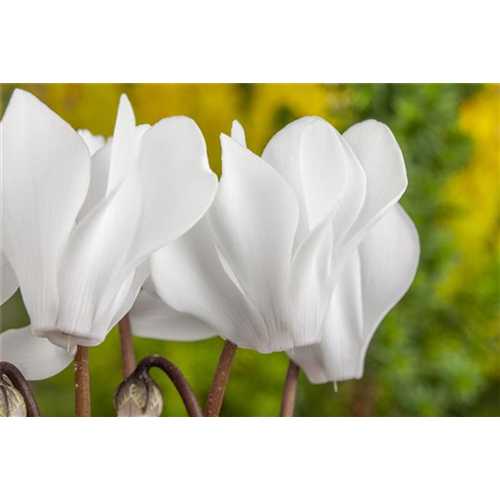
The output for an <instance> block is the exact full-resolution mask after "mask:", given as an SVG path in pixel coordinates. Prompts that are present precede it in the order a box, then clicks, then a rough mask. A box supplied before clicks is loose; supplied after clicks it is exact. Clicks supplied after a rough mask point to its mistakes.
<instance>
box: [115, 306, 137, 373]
mask: <svg viewBox="0 0 500 500" xmlns="http://www.w3.org/2000/svg"><path fill="white" fill-rule="evenodd" d="M118 331H119V333H120V346H121V351H122V365H123V377H124V378H127V377H129V376H130V375H132V373H133V372H134V370H135V367H136V366H137V361H136V357H135V351H134V341H133V339H132V328H131V327H130V318H129V315H128V314H126V315H125V316H124V317H123V318H122V319H121V320H120V322H119V323H118Z"/></svg>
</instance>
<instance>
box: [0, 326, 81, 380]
mask: <svg viewBox="0 0 500 500" xmlns="http://www.w3.org/2000/svg"><path fill="white" fill-rule="evenodd" d="M75 352H76V347H74V346H73V347H72V348H71V349H70V350H69V352H68V351H67V350H66V349H62V348H60V347H57V346H55V345H53V344H52V343H51V342H49V341H48V340H46V339H41V338H39V337H37V336H36V335H34V334H33V332H32V330H31V327H30V326H26V327H24V328H19V329H15V330H7V331H6V332H3V333H2V334H1V335H0V359H1V360H2V361H8V362H9V363H12V364H13V365H15V366H16V367H17V368H19V370H21V372H22V374H23V375H24V376H25V378H26V379H27V380H43V379H46V378H49V377H53V376H54V375H56V374H58V373H59V372H61V371H63V370H64V369H65V368H66V367H67V366H68V365H69V364H70V363H71V361H72V360H73V358H74V357H75Z"/></svg>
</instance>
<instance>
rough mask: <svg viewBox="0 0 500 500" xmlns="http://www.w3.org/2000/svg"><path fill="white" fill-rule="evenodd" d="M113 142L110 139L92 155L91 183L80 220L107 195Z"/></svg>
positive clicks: (79, 216)
mask: <svg viewBox="0 0 500 500" xmlns="http://www.w3.org/2000/svg"><path fill="white" fill-rule="evenodd" d="M112 144H113V143H112V141H108V143H107V144H106V145H105V146H104V147H102V148H101V149H99V151H97V152H96V153H95V154H94V155H93V156H92V164H91V175H90V185H89V189H88V192H87V197H86V198H85V202H84V203H83V206H82V208H81V209H80V213H79V214H78V218H77V221H78V222H80V221H81V220H82V219H83V218H84V217H85V216H86V215H87V214H88V213H90V211H91V210H92V209H93V208H94V207H96V206H97V205H98V204H99V202H100V201H101V200H102V199H103V198H104V196H105V195H106V190H107V186H108V176H109V165H110V162H111V150H112Z"/></svg>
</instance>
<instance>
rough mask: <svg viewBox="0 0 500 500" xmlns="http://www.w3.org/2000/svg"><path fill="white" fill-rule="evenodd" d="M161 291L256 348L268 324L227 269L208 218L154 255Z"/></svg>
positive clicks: (226, 334)
mask: <svg viewBox="0 0 500 500" xmlns="http://www.w3.org/2000/svg"><path fill="white" fill-rule="evenodd" d="M151 277H152V279H153V282H154V286H155V289H156V292H157V293H158V295H159V296H160V297H161V298H162V299H163V301H165V302H166V303H167V304H168V305H169V306H171V307H172V308H174V309H175V310H177V311H180V312H183V313H186V314H190V315H192V316H194V317H196V318H198V319H199V320H201V321H203V322H204V323H206V324H207V325H209V326H210V327H211V328H212V330H213V331H215V332H217V333H218V334H219V335H221V336H223V337H224V338H227V339H230V340H231V341H233V342H234V343H236V344H238V345H239V346H241V347H248V348H254V349H256V348H257V347H258V346H259V343H260V342H261V336H262V335H264V336H265V332H266V328H265V325H264V323H263V321H262V319H261V317H260V315H259V313H258V312H257V311H256V310H255V308H254V307H253V305H252V304H251V303H250V302H249V301H248V300H246V298H245V297H244V296H243V294H242V293H241V291H240V290H239V289H238V288H237V287H236V285H235V284H234V283H233V282H232V281H231V279H230V278H229V277H228V275H227V274H226V272H225V271H224V269H223V267H222V264H221V262H220V259H219V256H218V254H217V251H216V248H215V244H214V239H213V234H212V229H211V227H210V222H209V220H208V216H205V217H203V218H202V219H201V221H200V222H198V224H196V226H195V227H194V228H193V229H191V230H190V231H189V232H188V233H186V234H185V235H184V236H182V237H181V238H179V239H178V240H176V241H174V242H173V243H171V244H169V245H167V246H165V247H164V248H162V249H161V250H159V251H158V252H156V253H155V254H154V255H153V256H152V257H151Z"/></svg>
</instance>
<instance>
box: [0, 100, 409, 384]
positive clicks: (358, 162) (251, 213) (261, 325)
mask: <svg viewBox="0 0 500 500" xmlns="http://www.w3.org/2000/svg"><path fill="white" fill-rule="evenodd" d="M1 126H2V131H1V134H2V141H1V144H2V150H1V160H2V161H1V167H2V172H1V175H2V203H1V208H2V212H1V230H2V232H1V243H2V254H1V256H2V267H1V269H2V276H1V278H2V288H1V302H2V303H3V302H5V301H6V300H7V299H8V298H9V297H10V296H11V295H12V294H13V293H14V292H15V291H16V290H17V288H18V287H20V289H21V293H22V297H23V300H24V304H25V306H26V309H27V311H28V313H29V316H30V319H31V325H30V326H28V327H26V328H22V329H19V330H10V331H6V332H4V333H2V335H1V337H0V346H1V355H0V359H2V360H6V361H9V362H11V363H13V364H15V365H16V366H17V367H19V369H20V370H21V371H22V372H23V374H24V376H25V377H26V378H27V379H31V380H36V379H43V378H47V377H50V376H52V375H54V374H55V373H58V372H59V371H61V370H62V369H64V368H65V367H66V366H67V365H68V364H69V363H70V361H71V360H72V359H73V357H74V353H75V348H76V346H77V345H82V346H96V345H98V344H100V343H101V342H102V341H103V340H104V339H105V337H106V335H107V334H108V332H109V331H110V330H111V329H112V328H113V327H114V326H115V325H116V324H117V322H118V321H119V320H120V319H121V318H122V317H123V316H124V315H125V314H127V313H128V312H130V318H131V322H132V329H133V333H134V335H137V336H141V337H150V338H157V339H165V340H184V341H194V340H200V339H205V338H208V337H212V336H216V335H220V336H222V337H223V338H225V339H228V340H230V341H231V342H233V343H234V344H236V345H237V346H239V347H243V348H249V349H255V350H257V351H259V352H262V353H268V352H275V351H286V352H287V353H288V355H289V356H290V357H291V358H292V359H293V360H294V361H295V362H296V363H297V364H298V365H299V366H300V367H301V368H302V369H303V370H304V371H305V373H306V375H307V377H308V378H309V380H310V381H311V382H313V383H323V382H326V381H341V380H347V379H351V378H359V377H361V376H362V374H363V364H364V357H365V353H366V351H367V348H368V344H369V342H370V339H371V337H372V336H373V333H374V331H375V329H376V328H377V326H378V324H379V323H380V321H381V320H382V319H383V317H384V316H385V315H386V314H387V312H388V311H389V310H390V309H391V308H392V307H393V306H394V305H395V304H396V303H397V302H398V301H399V300H400V299H401V297H402V296H403V295H404V293H405V292H406V291H407V290H408V288H409V286H410V284H411V282H412V281H413V278H414V275H415V272H416V268H417V264H418V258H419V240H418V234H417V231H416V229H415V226H414V225H413V223H412V221H411V220H410V218H409V217H408V215H407V214H406V213H405V211H404V210H403V208H402V207H401V206H400V205H399V204H398V201H399V199H400V197H401V196H402V194H403V192H404V191H405V189H406V186H407V177H406V168H405V164H404V161H403V156H402V154H401V150H400V148H399V146H398V144H397V142H396V140H395V138H394V136H393V134H392V133H391V131H390V130H389V128H388V127H387V126H385V125H384V124H382V123H379V122H377V121H374V120H369V121H365V122H362V123H359V124H357V125H354V126H353V127H351V128H350V129H348V130H347V131H346V132H345V133H344V134H342V135H341V134H339V133H338V132H337V130H336V129H335V128H334V127H333V126H332V125H330V124H329V123H328V122H326V121H324V120H323V119H320V118H315V117H305V118H301V119H299V120H296V121H294V122H293V123H290V124H289V125H288V126H286V127H285V128H284V129H283V130H281V131H280V132H278V133H277V134H276V135H275V136H274V137H273V138H272V139H271V140H270V142H269V143H268V145H267V146H266V148H265V150H264V152H263V154H262V155H261V156H257V155H256V154H254V153H253V152H252V151H250V150H249V149H248V148H247V147H246V143H245V133H244V131H243V128H242V127H241V125H240V124H239V123H238V122H234V123H233V128H232V133H231V137H228V136H226V135H224V134H222V135H221V142H222V177H221V179H220V181H218V179H217V176H216V175H215V174H214V173H213V172H212V171H211V169H210V166H209V163H208V158H207V152H206V145H205V141H204V138H203V135H202V133H201V131H200V129H199V128H198V126H197V125H196V123H195V122H194V121H193V120H191V119H189V118H186V117H180V116H179V117H172V118H166V119H163V120H161V121H160V122H158V123H157V124H155V125H153V126H151V127H150V126H149V125H139V126H137V125H136V122H135V117H134V112H133V109H132V107H131V105H130V103H129V101H128V99H127V98H126V97H125V96H123V97H122V98H121V101H120V105H119V109H118V115H117V119H116V125H115V129H114V135H113V137H112V138H109V139H107V140H104V139H103V138H102V137H96V136H93V135H92V134H90V133H89V132H87V131H78V132H77V131H75V130H73V129H72V128H71V126H70V125H68V124H67V123H66V122H65V121H64V120H62V119H61V118H60V117H59V116H57V115H56V114H55V113H54V112H52V111H51V110H50V109H49V108H48V107H46V106H45V105H44V104H43V103H41V102H40V101H39V100H38V99H36V98H35V97H34V96H32V95H31V94H29V93H27V92H24V91H20V90H16V91H15V92H14V94H13V96H12V98H11V100H10V103H9V105H8V107H7V110H6V112H5V115H4V118H3V121H2V125H1Z"/></svg>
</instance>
